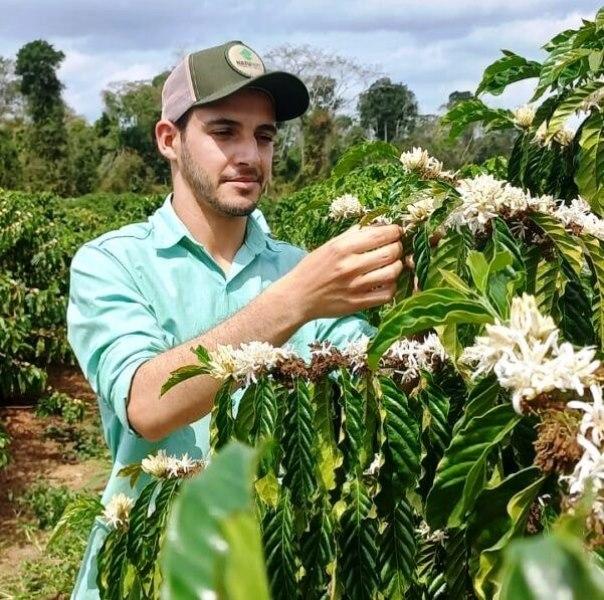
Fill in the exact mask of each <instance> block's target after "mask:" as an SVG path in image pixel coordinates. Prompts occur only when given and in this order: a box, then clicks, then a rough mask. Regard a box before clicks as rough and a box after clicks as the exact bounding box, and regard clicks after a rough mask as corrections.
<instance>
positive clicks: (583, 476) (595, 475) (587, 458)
mask: <svg viewBox="0 0 604 600" xmlns="http://www.w3.org/2000/svg"><path fill="white" fill-rule="evenodd" d="M577 442H578V443H579V445H580V446H581V447H582V448H583V450H584V452H583V456H582V457H581V459H580V460H579V462H578V463H577V464H576V466H575V470H574V471H573V472H572V474H571V475H564V476H561V477H560V480H561V481H566V482H567V483H568V491H569V493H570V495H571V496H577V495H581V494H582V493H583V492H584V491H585V489H586V487H587V484H588V482H589V485H590V486H591V489H592V491H593V492H596V493H598V492H600V490H602V489H604V454H603V453H602V451H601V450H600V449H599V448H598V447H597V446H596V445H595V444H593V443H592V442H590V441H589V440H588V439H587V438H586V437H584V436H583V435H581V434H579V435H578V436H577Z"/></svg>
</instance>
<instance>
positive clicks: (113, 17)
mask: <svg viewBox="0 0 604 600" xmlns="http://www.w3.org/2000/svg"><path fill="white" fill-rule="evenodd" d="M600 6H602V0H592V1H588V0H521V1H520V0H450V1H448V2H447V1H435V0H421V1H417V0H407V1H405V0H398V1H397V0H330V1H326V0H295V1H292V0H247V1H241V0H230V1H229V2H216V1H214V2H210V1H207V0H0V15H1V16H0V56H4V57H13V58H14V56H15V54H16V52H17V51H18V50H19V48H20V47H21V46H23V45H24V44H26V43H27V42H29V41H32V40H35V39H45V40H47V41H49V42H50V43H52V44H53V45H54V46H55V48H57V49H60V50H62V51H63V52H64V53H65V55H66V58H65V60H64V62H63V64H62V66H61V68H60V71H59V77H60V79H61V81H62V82H63V83H64V84H65V90H64V92H63V96H64V99H65V100H66V101H67V103H68V104H69V105H70V106H71V107H72V108H73V109H74V110H75V111H76V112H77V113H78V114H81V115H84V116H85V117H86V118H87V119H89V120H94V119H96V118H98V117H99V116H100V114H101V111H102V98H101V91H102V90H103V89H105V88H107V86H108V85H109V84H110V83H112V82H117V81H123V80H141V79H148V78H151V77H153V76H154V75H156V74H158V73H160V72H162V71H164V70H166V69H169V68H171V67H172V66H174V64H175V63H176V62H177V60H178V58H179V57H180V56H182V55H183V54H184V53H186V52H190V51H195V50H199V49H202V48H206V47H209V46H214V45H217V44H221V43H223V42H226V41H228V40H233V39H235V40H242V41H243V42H245V43H246V44H248V45H249V46H250V47H251V48H253V49H254V50H255V51H256V52H258V54H259V55H260V56H262V55H263V53H265V52H267V51H268V50H270V49H272V48H275V47H278V46H280V45H283V44H293V45H302V44H308V45H310V46H313V47H316V48H320V49H321V50H323V51H326V52H330V53H334V54H337V55H340V56H343V57H345V58H348V59H352V60H354V61H356V62H357V63H360V64H363V65H367V66H371V67H374V68H376V70H377V71H379V72H380V73H381V74H382V75H383V76H387V77H390V78H391V79H392V80H393V81H396V82H402V83H405V84H406V85H407V86H408V87H409V88H410V89H411V90H412V91H413V92H414V93H415V94H416V96H417V99H418V103H419V109H420V112H421V113H436V112H438V111H439V107H440V106H441V105H442V104H444V103H445V102H446V101H447V98H448V95H449V93H451V92H452V91H454V90H470V91H472V92H473V91H475V90H476V87H477V85H478V82H479V81H480V78H481V74H482V72H483V70H484V68H485V67H487V66H488V65H489V64H490V63H492V62H493V61H494V60H496V59H497V58H499V57H500V56H501V54H500V50H501V49H502V48H504V49H508V50H512V51H514V52H516V53H518V54H520V55H522V56H525V57H527V58H530V59H533V60H542V59H543V57H544V52H543V50H541V46H542V45H543V44H544V43H546V42H547V41H548V40H549V39H550V38H551V37H552V36H553V35H555V34H556V33H557V32H559V31H561V30H562V29H566V28H569V27H577V26H580V25H581V19H582V18H585V19H593V17H594V15H595V13H596V11H597V10H598V9H599V8H600ZM533 85H534V82H530V81H527V82H520V83H517V84H514V85H513V86H511V87H510V89H509V90H508V91H507V92H506V93H505V94H504V95H503V96H499V97H496V98H494V97H490V96H485V97H484V100H485V102H487V104H490V105H492V106H506V107H508V108H515V107H516V106H518V105H520V104H523V103H524V102H526V101H527V100H528V98H529V97H530V95H531V94H530V92H531V89H532V88H533Z"/></svg>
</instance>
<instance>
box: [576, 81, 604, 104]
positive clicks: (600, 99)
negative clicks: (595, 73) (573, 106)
mask: <svg viewBox="0 0 604 600" xmlns="http://www.w3.org/2000/svg"><path fill="white" fill-rule="evenodd" d="M600 81H602V87H600V88H598V89H597V90H595V91H594V92H592V93H591V94H589V96H587V98H585V100H583V102H582V103H581V110H582V111H584V112H589V111H590V110H592V109H594V110H602V108H603V107H604V81H603V80H602V78H600Z"/></svg>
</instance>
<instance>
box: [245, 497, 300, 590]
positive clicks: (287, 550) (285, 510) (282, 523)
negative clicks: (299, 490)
mask: <svg viewBox="0 0 604 600" xmlns="http://www.w3.org/2000/svg"><path fill="white" fill-rule="evenodd" d="M262 530H263V540H264V551H265V553H266V565H267V570H268V575H269V580H270V586H271V597H272V598H273V600H280V599H283V600H290V599H291V600H295V599H296V598H299V597H300V589H299V587H298V584H297V582H296V571H297V567H296V550H297V548H296V538H295V530H294V515H293V510H292V505H291V500H290V495H289V492H288V491H287V490H284V493H283V494H281V499H280V502H279V505H278V506H277V508H276V509H275V510H269V511H267V513H266V515H265V516H264V519H263V521H262ZM248 598H254V596H251V595H250V596H248Z"/></svg>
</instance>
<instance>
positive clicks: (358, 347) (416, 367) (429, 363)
mask: <svg viewBox="0 0 604 600" xmlns="http://www.w3.org/2000/svg"><path fill="white" fill-rule="evenodd" d="M368 346H369V338H368V337H367V336H362V337H360V338H359V339H358V340H355V341H354V342H350V343H349V344H348V345H347V346H346V347H345V348H344V349H343V351H342V354H343V355H344V356H345V357H346V358H347V359H348V361H349V364H350V367H351V370H352V372H353V373H358V372H361V371H363V369H365V368H366V366H367V348H368ZM446 357H447V355H446V352H445V349H444V348H443V346H442V344H441V343H440V340H439V339H438V336H437V335H436V334H434V333H431V334H428V335H427V336H426V338H425V339H424V340H422V341H419V340H413V339H406V338H405V339H402V340H398V341H397V342H394V344H392V346H390V348H388V350H387V351H386V352H385V353H384V355H383V356H382V358H381V360H380V367H381V368H382V369H383V370H385V372H386V373H389V374H396V375H398V376H399V378H400V380H401V381H402V382H403V383H406V382H408V381H412V380H414V379H416V378H417V377H419V375H420V371H422V370H426V371H433V370H434V368H435V366H437V365H438V364H440V363H442V362H443V361H444V360H445V359H446Z"/></svg>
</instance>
